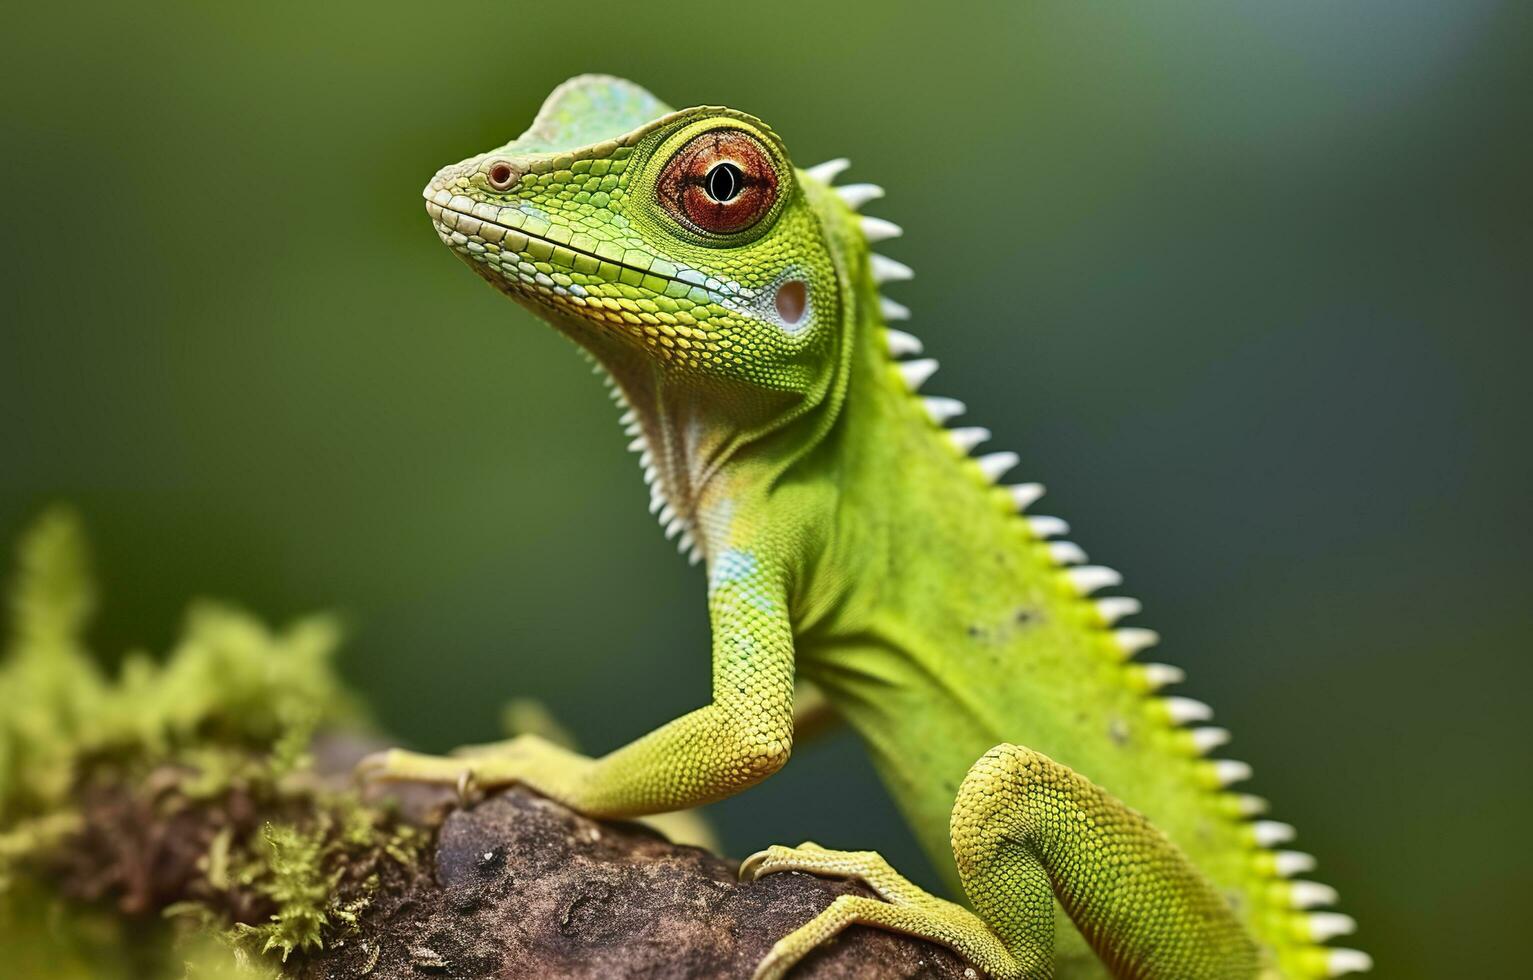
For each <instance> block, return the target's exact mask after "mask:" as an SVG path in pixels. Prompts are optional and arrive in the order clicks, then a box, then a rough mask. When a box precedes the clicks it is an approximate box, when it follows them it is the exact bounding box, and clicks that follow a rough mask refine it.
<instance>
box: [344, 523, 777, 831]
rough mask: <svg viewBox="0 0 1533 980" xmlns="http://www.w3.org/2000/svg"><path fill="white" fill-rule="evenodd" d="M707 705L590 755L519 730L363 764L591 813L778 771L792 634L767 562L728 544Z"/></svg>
mask: <svg viewBox="0 0 1533 980" xmlns="http://www.w3.org/2000/svg"><path fill="white" fill-rule="evenodd" d="M708 606H709V620H710V623H711V625H712V631H713V699H712V701H711V703H709V704H707V705H705V706H703V707H701V708H698V709H697V710H695V711H692V712H689V713H688V714H685V715H682V716H681V717H680V718H677V719H675V720H674V721H672V722H670V723H668V724H665V725H662V726H661V727H660V728H657V729H656V730H654V731H652V732H650V733H649V734H648V735H645V736H643V737H642V738H639V739H637V740H635V741H633V742H630V743H629V744H628V745H625V746H623V747H622V748H619V749H617V750H615V751H613V752H611V753H609V754H607V755H604V756H601V757H600V758H595V759H592V758H589V757H587V756H583V755H581V754H579V753H577V752H573V751H571V750H569V749H566V748H562V747H560V746H558V745H555V744H553V743H551V742H548V741H546V740H544V739H541V738H538V737H536V736H530V735H524V736H521V737H519V738H515V739H512V740H511V741H509V742H506V743H503V744H502V745H499V746H496V747H494V748H493V749H492V750H491V751H478V752H474V753H472V754H469V755H462V756H447V757H442V756H427V755H420V754H418V753H413V752H404V751H400V750H397V749H396V750H392V751H389V752H383V753H379V754H378V755H375V756H372V757H370V758H368V759H367V760H364V762H363V763H362V770H361V771H362V774H363V775H364V776H365V777H367V778H371V779H380V780H401V781H423V782H438V783H449V784H451V783H461V782H462V781H464V780H468V781H471V782H472V783H474V784H475V785H477V786H482V787H486V788H488V787H497V786H506V785H510V784H513V783H518V784H522V785H525V786H529V787H531V788H532V789H534V790H536V791H538V792H539V793H542V794H543V795H545V796H548V797H550V798H552V799H555V800H558V801H559V802H560V803H563V804H564V805H566V806H568V807H570V808H571V809H574V810H578V811H580V812H581V813H585V814H588V815H590V816H595V817H608V818H618V817H635V816H642V815H644V814H650V813H663V812H667V811H670V810H683V809H687V808H690V807H695V806H700V805H702V804H704V803H710V802H712V801H714V800H718V799H722V798H723V797H726V796H730V795H732V794H734V793H736V792H738V791H740V790H741V789H744V788H745V787H747V786H750V785H752V784H754V783H757V782H759V781H760V780H762V779H764V778H766V777H767V776H769V775H771V774H772V773H773V772H776V771H777V770H778V769H779V768H781V767H782V765H783V763H785V762H786V761H787V760H788V754H789V752H790V751H791V749H792V744H793V635H792V631H791V628H790V625H789V621H788V614H787V603H786V589H785V588H784V586H783V580H782V577H781V575H780V574H779V573H778V571H777V569H776V568H774V567H772V566H770V565H768V564H767V563H765V562H763V561H759V560H757V558H756V557H755V555H754V554H753V553H752V552H751V551H749V550H740V549H729V550H728V551H726V552H725V553H724V554H723V555H721V556H720V558H719V560H718V561H717V562H715V563H714V564H713V566H712V567H711V569H710V581H709V591H708Z"/></svg>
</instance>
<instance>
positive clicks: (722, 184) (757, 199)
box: [656, 129, 777, 235]
mask: <svg viewBox="0 0 1533 980" xmlns="http://www.w3.org/2000/svg"><path fill="white" fill-rule="evenodd" d="M656 194H657V196H658V198H659V200H660V204H661V206H663V207H664V208H665V209H666V211H667V212H669V213H670V215H671V217H673V218H675V219H676V221H677V222H679V223H680V224H682V225H683V226H685V227H687V228H691V229H693V230H694V231H700V232H704V233H710V234H714V235H732V234H734V233H735V232H740V231H744V230H746V229H747V228H749V227H751V226H752V225H754V224H755V223H756V222H758V221H760V220H761V219H762V218H763V217H765V216H766V215H767V214H768V213H769V212H770V211H771V210H772V205H773V204H775V203H776V202H777V165H776V164H775V163H774V162H773V160H772V155H771V153H769V152H767V149H766V147H764V146H762V145H761V143H760V142H759V141H758V140H757V139H756V138H755V137H754V136H751V135H750V134H749V133H746V132H743V131H742V130H738V129H715V130H712V131H710V132H706V133H701V134H699V135H698V136H695V137H693V138H692V139H691V140H690V141H688V142H687V143H686V145H684V146H683V147H682V148H681V149H679V150H677V151H676V153H675V154H674V155H673V156H672V157H671V159H670V160H669V161H667V162H666V165H665V169H664V170H662V171H661V173H660V179H659V182H658V184H657V186H656Z"/></svg>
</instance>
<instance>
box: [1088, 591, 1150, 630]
mask: <svg viewBox="0 0 1533 980" xmlns="http://www.w3.org/2000/svg"><path fill="white" fill-rule="evenodd" d="M1096 607H1097V613H1098V614H1099V615H1101V617H1102V621H1103V622H1104V623H1106V624H1107V625H1108V626H1111V625H1112V624H1113V623H1116V622H1117V621H1118V620H1120V619H1122V618H1123V617H1124V616H1133V615H1134V614H1136V613H1138V612H1139V611H1140V610H1141V609H1142V608H1143V607H1142V606H1140V604H1139V600H1138V599H1134V598H1131V597H1129V596H1126V595H1114V596H1104V597H1103V598H1101V599H1098V600H1097V601H1096Z"/></svg>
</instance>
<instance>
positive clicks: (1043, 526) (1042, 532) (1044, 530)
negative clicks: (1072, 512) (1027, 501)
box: [1023, 514, 1070, 538]
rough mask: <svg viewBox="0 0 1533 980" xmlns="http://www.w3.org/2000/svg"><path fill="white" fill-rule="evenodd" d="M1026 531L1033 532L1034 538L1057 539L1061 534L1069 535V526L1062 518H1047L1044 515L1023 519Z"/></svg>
mask: <svg viewBox="0 0 1533 980" xmlns="http://www.w3.org/2000/svg"><path fill="white" fill-rule="evenodd" d="M1023 520H1025V521H1027V527H1028V530H1030V531H1032V532H1033V537H1035V538H1057V537H1059V536H1060V535H1061V534H1069V533H1070V525H1069V524H1067V523H1065V520H1064V518H1061V517H1049V516H1048V515H1046V514H1038V515H1035V516H1033V517H1025V518H1023Z"/></svg>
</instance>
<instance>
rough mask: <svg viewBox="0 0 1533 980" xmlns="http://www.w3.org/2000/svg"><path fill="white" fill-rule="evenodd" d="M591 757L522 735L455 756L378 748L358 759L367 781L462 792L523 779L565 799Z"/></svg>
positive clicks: (360, 773) (465, 794)
mask: <svg viewBox="0 0 1533 980" xmlns="http://www.w3.org/2000/svg"><path fill="white" fill-rule="evenodd" d="M589 765H590V760H589V759H587V758H586V757H585V756H582V755H580V754H579V753H576V752H572V751H570V750H569V749H566V748H563V747H561V746H558V745H555V744H553V743H552V742H549V741H546V740H544V739H542V738H539V737H538V736H536V735H521V736H518V737H516V738H513V739H509V740H507V741H504V742H497V743H495V744H494V745H491V746H475V747H472V748H471V749H469V750H467V751H465V752H463V754H454V755H446V756H442V755H425V754H422V753H420V752H408V751H405V750H404V749H389V750H387V751H384V752H375V753H373V754H372V755H369V756H367V757H366V758H364V759H363V760H362V761H361V762H359V763H358V764H357V770H356V771H357V776H358V777H359V778H360V779H362V780H363V781H364V782H406V783H435V784H438V785H445V786H456V787H457V788H458V794H459V796H461V797H464V798H465V799H466V798H469V797H470V796H472V795H473V793H474V792H475V791H478V790H491V789H501V788H504V787H507V786H511V785H515V784H521V785H525V786H528V787H530V788H532V789H534V790H537V791H538V792H540V793H542V794H543V795H545V796H550V797H553V798H554V799H558V800H560V801H561V802H563V801H564V797H565V796H567V795H568V790H569V789H571V788H572V787H573V786H574V785H575V783H576V782H577V781H578V779H579V777H580V776H581V775H582V773H583V772H584V771H585V769H586V767H588V766H589Z"/></svg>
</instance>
